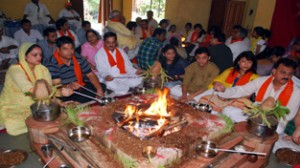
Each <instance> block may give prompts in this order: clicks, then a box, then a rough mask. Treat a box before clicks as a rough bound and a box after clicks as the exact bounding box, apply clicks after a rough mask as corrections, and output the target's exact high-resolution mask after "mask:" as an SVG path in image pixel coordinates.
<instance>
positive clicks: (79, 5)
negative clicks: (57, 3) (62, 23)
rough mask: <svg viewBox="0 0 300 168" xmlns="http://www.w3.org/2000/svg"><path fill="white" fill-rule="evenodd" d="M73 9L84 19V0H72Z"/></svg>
mask: <svg viewBox="0 0 300 168" xmlns="http://www.w3.org/2000/svg"><path fill="white" fill-rule="evenodd" d="M70 2H71V3H72V7H73V9H74V10H75V11H76V12H78V13H79V15H80V17H81V18H82V19H83V18H84V16H83V0H70Z"/></svg>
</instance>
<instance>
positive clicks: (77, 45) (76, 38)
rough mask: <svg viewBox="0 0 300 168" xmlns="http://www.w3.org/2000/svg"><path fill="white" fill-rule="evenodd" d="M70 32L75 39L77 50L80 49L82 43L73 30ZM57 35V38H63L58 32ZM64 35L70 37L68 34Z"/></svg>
mask: <svg viewBox="0 0 300 168" xmlns="http://www.w3.org/2000/svg"><path fill="white" fill-rule="evenodd" d="M69 31H70V32H71V34H72V35H73V37H74V38H75V41H74V44H75V48H77V47H79V46H80V42H79V39H78V36H77V35H76V34H75V33H74V32H73V31H72V30H69ZM56 34H57V38H59V37H61V35H60V33H59V32H58V31H57V32H56ZM64 35H65V36H68V33H67V32H66V33H65V34H64Z"/></svg>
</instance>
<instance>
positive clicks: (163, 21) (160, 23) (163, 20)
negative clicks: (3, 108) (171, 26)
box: [159, 19, 168, 26]
mask: <svg viewBox="0 0 300 168" xmlns="http://www.w3.org/2000/svg"><path fill="white" fill-rule="evenodd" d="M164 23H168V20H167V19H162V20H160V22H159V25H160V26H161V25H162V24H164Z"/></svg>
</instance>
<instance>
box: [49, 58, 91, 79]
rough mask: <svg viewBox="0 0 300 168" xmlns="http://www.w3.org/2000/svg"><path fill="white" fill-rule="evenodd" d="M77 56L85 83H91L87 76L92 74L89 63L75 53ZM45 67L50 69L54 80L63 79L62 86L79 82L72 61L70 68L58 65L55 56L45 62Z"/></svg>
mask: <svg viewBox="0 0 300 168" xmlns="http://www.w3.org/2000/svg"><path fill="white" fill-rule="evenodd" d="M75 56H76V59H77V61H78V63H79V65H80V68H81V72H82V76H83V81H84V82H89V79H88V78H87V76H86V75H87V74H89V73H90V72H92V70H91V68H90V67H89V64H88V62H87V61H86V60H85V59H84V58H83V57H82V56H81V55H79V54H77V53H75ZM45 65H46V67H47V68H48V69H49V71H50V73H51V77H52V79H61V84H68V83H71V82H77V78H76V75H75V71H74V62H73V60H72V59H71V63H70V66H68V65H65V64H62V65H58V63H57V61H56V59H55V58H54V56H52V57H51V58H50V59H48V60H47V61H46V62H45Z"/></svg>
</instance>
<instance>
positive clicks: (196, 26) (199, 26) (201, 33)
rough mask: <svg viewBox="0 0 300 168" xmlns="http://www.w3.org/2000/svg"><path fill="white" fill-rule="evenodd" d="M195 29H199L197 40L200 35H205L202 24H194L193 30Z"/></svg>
mask: <svg viewBox="0 0 300 168" xmlns="http://www.w3.org/2000/svg"><path fill="white" fill-rule="evenodd" d="M196 28H200V29H201V31H200V33H199V34H198V38H200V37H201V36H202V35H204V34H206V32H205V30H203V26H202V24H200V23H197V24H195V25H194V29H196Z"/></svg>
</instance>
